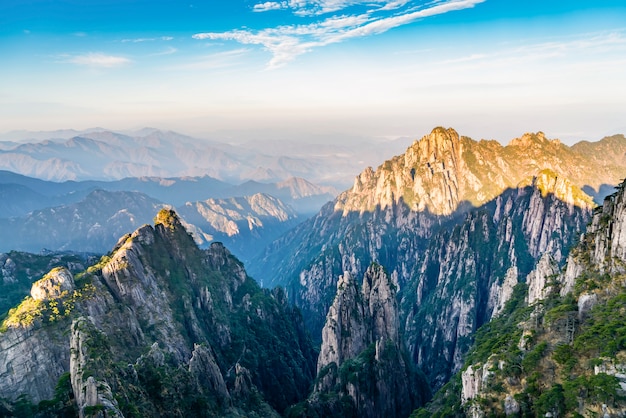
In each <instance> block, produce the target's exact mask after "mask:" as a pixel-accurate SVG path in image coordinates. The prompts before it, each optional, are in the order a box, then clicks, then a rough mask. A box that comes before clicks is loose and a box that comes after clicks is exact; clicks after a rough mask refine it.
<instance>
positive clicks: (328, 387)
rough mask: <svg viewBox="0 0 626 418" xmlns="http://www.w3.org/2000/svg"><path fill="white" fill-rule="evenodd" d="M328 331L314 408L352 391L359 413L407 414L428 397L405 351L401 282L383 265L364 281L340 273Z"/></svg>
mask: <svg viewBox="0 0 626 418" xmlns="http://www.w3.org/2000/svg"><path fill="white" fill-rule="evenodd" d="M322 336H323V340H322V347H321V349H320V356H319V358H318V362H317V370H318V378H317V383H316V385H315V389H314V393H313V394H312V395H311V397H310V398H309V401H308V407H309V408H311V409H313V410H318V411H319V410H323V409H324V408H323V406H322V405H323V404H324V403H325V401H323V400H322V399H328V398H329V397H330V399H336V398H337V397H338V398H341V397H344V396H348V398H349V399H350V400H351V404H352V405H351V407H352V408H354V410H353V412H354V414H356V416H363V417H380V416H394V417H403V416H407V415H408V414H409V413H410V411H411V410H412V409H413V408H414V407H415V406H416V405H417V404H418V403H421V402H423V401H424V399H425V398H424V396H425V394H424V393H420V390H422V391H423V390H424V387H425V385H424V384H423V383H422V385H421V386H420V385H418V384H417V383H418V382H417V381H416V376H415V375H414V373H413V372H412V371H411V367H410V365H409V364H407V363H406V362H405V360H404V358H405V357H404V356H403V353H402V351H403V348H402V345H401V344H400V340H399V320H398V304H397V301H396V285H394V284H393V283H392V281H391V278H390V277H389V276H388V275H387V273H386V272H385V271H384V269H383V268H382V266H379V265H371V266H370V267H369V268H368V269H367V271H366V273H365V275H364V278H363V282H362V284H361V286H359V285H358V284H357V283H356V281H355V280H354V278H353V277H352V275H351V274H350V273H348V272H346V273H345V274H344V275H343V276H341V277H340V278H339V281H338V284H337V295H336V296H335V300H334V302H333V304H332V306H331V307H330V309H329V311H328V315H327V317H326V325H325V326H324V330H323V332H322ZM322 395H323V396H322ZM335 408H336V407H335ZM344 408H345V407H344ZM331 409H332V408H331ZM340 409H341V408H340ZM335 413H337V414H339V415H340V412H339V411H337V410H336V411H335ZM344 413H345V414H347V413H348V412H347V410H346V411H344Z"/></svg>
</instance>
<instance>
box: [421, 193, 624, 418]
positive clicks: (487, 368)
mask: <svg viewBox="0 0 626 418" xmlns="http://www.w3.org/2000/svg"><path fill="white" fill-rule="evenodd" d="M624 225H626V195H625V194H624V185H623V184H622V185H621V186H620V188H619V190H618V192H617V193H615V194H614V195H612V196H609V197H607V198H606V200H605V201H604V205H603V206H602V207H599V208H598V209H596V210H595V211H594V215H593V219H592V221H591V223H590V225H589V228H588V229H587V232H586V233H585V234H584V236H583V238H582V239H581V241H580V243H579V244H578V245H577V246H576V247H575V248H574V249H573V250H572V251H571V253H570V256H569V258H568V261H567V265H566V267H565V268H564V269H563V271H562V272H561V273H559V272H558V271H557V272H556V274H554V273H555V271H554V270H551V269H549V268H548V269H547V270H546V266H547V265H546V264H545V263H544V262H543V259H542V262H541V263H539V264H538V265H537V267H536V269H535V270H536V272H537V274H536V277H541V276H546V274H547V275H548V280H542V283H541V285H540V286H537V284H536V283H534V282H530V283H528V286H526V285H524V284H521V285H518V286H517V287H516V289H515V296H514V297H513V298H512V299H511V301H510V303H509V304H508V305H507V307H506V313H507V315H506V316H502V317H500V318H498V319H496V320H495V321H492V322H491V323H489V324H488V325H485V326H484V327H483V328H481V329H480V330H479V332H478V334H477V338H476V345H475V347H474V348H473V349H472V350H471V353H470V356H469V358H468V360H467V362H466V364H465V366H464V371H463V372H462V373H460V374H459V375H457V377H455V378H454V379H453V383H451V384H450V385H449V386H448V387H446V388H444V389H443V390H442V391H441V392H440V393H438V395H437V397H436V398H435V401H434V402H433V403H432V404H431V405H429V406H428V407H427V408H426V409H423V410H421V411H419V412H417V413H416V414H415V415H416V416H424V417H426V416H429V417H430V416H441V417H443V416H446V417H447V416H455V415H456V416H463V415H469V416H473V417H479V416H484V415H485V414H493V415H505V414H506V415H511V416H548V414H550V416H583V414H584V416H605V417H607V416H608V417H617V416H624V414H626V373H625V372H626V365H625V364H626V326H625V324H626V308H625V307H626V281H625V280H624V274H625V273H626V268H624V266H625V264H624V263H625V262H626V252H624V237H623V231H624ZM532 287H540V288H541V290H542V292H541V293H540V295H539V297H533V295H532V294H533V293H534V292H533V290H532V289H531V288H532Z"/></svg>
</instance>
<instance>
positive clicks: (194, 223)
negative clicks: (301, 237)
mask: <svg viewBox="0 0 626 418" xmlns="http://www.w3.org/2000/svg"><path fill="white" fill-rule="evenodd" d="M178 213H179V214H180V215H181V216H182V217H183V218H184V219H185V222H186V223H188V224H190V227H191V228H188V229H189V230H190V232H191V233H192V235H193V237H194V239H195V241H196V243H197V244H198V245H200V246H203V245H206V244H207V243H209V242H211V241H219V242H224V243H228V247H229V248H230V249H231V251H233V252H234V253H235V254H237V255H238V256H239V257H242V258H243V259H244V260H246V259H249V258H250V257H252V256H253V255H255V254H256V253H257V252H258V249H259V248H263V247H264V246H266V245H267V244H269V243H270V242H271V241H273V240H274V239H276V238H278V237H279V236H280V235H281V234H283V233H284V232H287V231H288V230H289V229H291V228H292V227H294V226H295V225H297V224H298V223H299V222H300V219H299V218H298V214H297V213H296V212H295V211H294V210H293V209H292V208H291V207H289V206H287V205H286V204H285V203H283V202H282V201H280V200H279V199H277V198H275V197H272V196H270V195H267V194H263V193H257V194H254V195H252V196H247V197H232V198H228V199H207V200H205V201H201V202H193V203H191V202H187V203H186V204H185V205H184V206H181V207H180V208H179V209H178Z"/></svg>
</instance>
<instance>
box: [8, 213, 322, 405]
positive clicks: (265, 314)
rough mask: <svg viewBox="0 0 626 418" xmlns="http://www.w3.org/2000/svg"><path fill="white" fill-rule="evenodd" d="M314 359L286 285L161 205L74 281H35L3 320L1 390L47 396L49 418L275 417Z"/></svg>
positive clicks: (295, 395)
mask: <svg viewBox="0 0 626 418" xmlns="http://www.w3.org/2000/svg"><path fill="white" fill-rule="evenodd" d="M68 332H69V335H68ZM314 356H315V354H314V351H313V349H312V346H311V344H310V342H309V340H308V337H307V334H306V333H305V331H304V327H303V324H302V320H301V317H300V315H299V313H298V312H297V311H295V310H293V309H292V308H290V307H289V306H288V305H287V303H286V298H285V295H284V293H283V292H282V291H281V290H279V289H278V290H276V291H273V292H270V291H267V290H261V289H260V288H259V287H258V285H257V284H256V283H255V282H254V281H253V280H252V279H250V278H249V277H248V276H247V275H246V272H245V271H244V269H243V266H242V265H241V263H240V262H239V261H237V260H236V259H235V258H234V257H233V256H232V255H230V253H229V252H228V251H227V250H226V249H225V248H224V247H223V246H222V245H220V244H214V245H212V246H211V247H210V248H209V249H207V250H200V249H198V247H197V246H196V245H195V244H194V242H193V240H192V238H191V236H190V235H188V233H187V232H186V231H185V229H184V228H183V227H182V225H181V223H180V221H179V219H178V217H177V216H176V214H175V213H174V212H172V211H168V210H162V211H161V212H159V214H158V215H157V217H156V218H155V226H154V227H152V226H149V225H145V226H143V227H141V228H139V229H138V230H136V231H135V232H134V233H133V234H129V235H126V236H124V237H122V239H120V241H119V243H118V245H117V246H116V247H115V249H114V250H113V252H112V253H111V254H110V256H108V257H103V259H102V260H101V262H100V263H99V264H97V265H94V266H92V267H90V268H89V269H87V270H86V271H85V272H83V273H81V274H79V275H77V276H76V277H75V278H72V275H71V274H70V273H69V272H67V271H66V270H63V269H56V270H53V271H51V272H50V273H49V274H48V275H47V276H45V277H44V278H43V279H42V280H40V281H38V282H37V283H35V284H34V285H33V288H32V290H31V297H29V298H26V299H25V300H24V301H23V302H22V304H21V305H20V306H19V307H17V308H16V309H15V310H13V311H12V312H11V313H10V315H9V316H8V317H7V319H6V320H5V321H4V323H3V330H2V333H1V334H0V397H4V398H7V399H9V400H10V401H15V400H16V399H17V398H18V397H19V396H20V395H25V396H26V399H30V400H32V401H34V402H39V401H41V400H45V399H51V400H50V401H46V402H45V403H43V404H41V403H40V404H39V406H38V407H32V408H31V412H32V411H34V410H35V409H36V408H39V410H40V411H41V410H42V408H43V409H44V412H45V411H47V413H50V414H55V413H56V414H58V413H59V411H60V410H62V409H63V408H70V409H71V408H72V407H75V408H76V411H78V413H79V415H80V416H87V415H89V414H92V413H97V412H99V411H102V412H103V413H105V415H106V416H111V415H115V414H117V413H122V414H123V415H124V416H155V415H163V414H164V413H165V412H167V413H168V414H169V415H170V416H188V415H189V414H191V415H197V416H214V415H227V414H234V415H236V414H248V416H274V415H276V411H283V410H284V409H285V408H286V407H287V406H289V405H290V404H293V403H296V402H298V401H299V400H301V399H303V398H304V397H305V396H306V393H307V391H308V388H309V384H310V383H311V381H312V378H313V375H314V372H315V369H314V368H315V360H314ZM18 366H19V367H18ZM64 373H65V374H64ZM67 373H69V375H67ZM59 379H61V380H60V382H59V386H57V388H63V387H65V388H66V390H60V389H58V390H57V392H56V394H55V390H54V388H55V385H57V380H59ZM64 382H66V383H64ZM69 383H71V384H69ZM68 387H71V389H69V390H68V389H67V388H68ZM21 399H22V401H21V403H20V402H18V403H13V406H10V407H11V408H16V407H18V406H20V405H21V406H20V407H22V408H23V407H24V402H23V398H21ZM68 405H69V406H68Z"/></svg>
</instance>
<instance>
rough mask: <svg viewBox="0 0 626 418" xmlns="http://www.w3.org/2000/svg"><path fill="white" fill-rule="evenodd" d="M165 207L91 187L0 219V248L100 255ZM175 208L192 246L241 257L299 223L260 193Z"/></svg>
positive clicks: (286, 209) (136, 196)
mask: <svg viewBox="0 0 626 418" xmlns="http://www.w3.org/2000/svg"><path fill="white" fill-rule="evenodd" d="M15 187H18V188H19V187H21V186H15ZM0 190H2V189H1V187H0ZM73 196H74V195H73ZM15 201H16V199H13V196H11V198H10V199H9V202H15ZM165 206H168V205H166V204H164V203H162V202H160V201H158V200H156V199H152V198H150V197H149V196H147V195H145V194H143V193H138V192H126V191H105V190H94V191H93V192H91V193H89V194H88V195H87V196H85V197H84V198H83V199H82V200H80V201H78V202H76V203H71V204H68V205H60V206H54V207H49V208H45V209H37V210H34V211H32V212H30V213H28V214H27V215H23V216H15V217H11V218H8V219H2V218H0V238H2V239H1V240H0V251H11V250H19V251H30V252H39V251H41V250H42V249H47V250H48V251H55V252H58V251H80V252H91V253H97V254H103V253H106V252H107V250H108V249H109V248H111V247H112V246H113V245H115V243H116V242H117V240H118V239H119V237H120V236H122V235H124V234H126V233H128V232H130V231H133V230H134V229H136V228H138V227H139V226H141V225H143V224H146V223H151V222H152V219H153V214H154V213H155V212H158V210H159V209H161V208H163V207H165ZM178 212H179V213H180V215H181V216H182V218H183V222H184V224H185V226H186V227H187V228H188V229H189V230H190V232H191V233H192V234H193V236H194V239H195V240H196V243H197V244H198V245H200V246H203V247H207V246H208V245H209V244H211V242H213V241H220V242H223V243H225V244H226V245H228V246H229V247H230V248H232V249H233V251H234V252H235V253H236V254H237V256H239V257H241V258H242V259H245V260H247V259H250V258H251V257H252V256H254V255H256V253H257V252H258V251H259V249H260V248H263V247H264V246H265V245H266V244H267V243H269V242H271V241H272V240H274V239H276V238H277V237H278V236H280V235H282V234H283V233H285V232H286V231H287V230H289V229H290V228H292V227H293V226H295V225H297V224H298V223H300V222H301V219H300V218H299V216H298V214H297V213H296V212H295V211H294V210H293V209H292V208H291V207H289V206H288V205H286V204H284V203H283V202H282V201H280V200H279V199H276V198H274V197H272V196H269V195H264V194H255V195H253V196H248V197H236V198H229V199H207V200H204V201H199V202H187V203H186V204H185V205H184V206H180V207H179V208H178Z"/></svg>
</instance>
